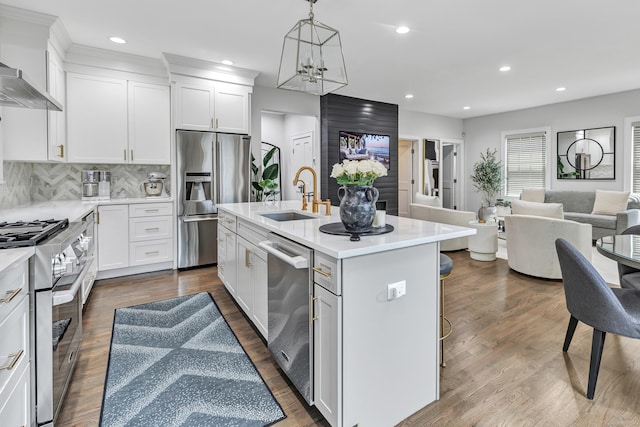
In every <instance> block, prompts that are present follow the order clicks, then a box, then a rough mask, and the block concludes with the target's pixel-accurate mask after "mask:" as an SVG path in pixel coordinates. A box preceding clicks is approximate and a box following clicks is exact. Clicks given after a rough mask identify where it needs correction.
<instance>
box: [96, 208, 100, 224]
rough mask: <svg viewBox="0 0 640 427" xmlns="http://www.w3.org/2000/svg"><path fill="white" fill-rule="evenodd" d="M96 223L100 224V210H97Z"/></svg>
mask: <svg viewBox="0 0 640 427" xmlns="http://www.w3.org/2000/svg"><path fill="white" fill-rule="evenodd" d="M96 214H97V215H96V224H100V211H98V212H96Z"/></svg>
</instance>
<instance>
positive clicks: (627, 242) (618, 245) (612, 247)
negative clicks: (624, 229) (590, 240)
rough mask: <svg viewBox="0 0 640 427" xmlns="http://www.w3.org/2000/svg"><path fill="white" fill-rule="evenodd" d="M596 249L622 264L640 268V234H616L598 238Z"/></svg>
mask: <svg viewBox="0 0 640 427" xmlns="http://www.w3.org/2000/svg"><path fill="white" fill-rule="evenodd" d="M596 250H597V251H598V252H599V253H601V254H602V255H604V256H605V257H607V258H610V259H612V260H614V261H616V262H619V263H620V264H624V265H627V266H629V267H632V268H635V269H638V270H640V235H636V234H616V235H614V236H604V237H601V238H599V239H598V240H596Z"/></svg>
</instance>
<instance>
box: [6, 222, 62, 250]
mask: <svg viewBox="0 0 640 427" xmlns="http://www.w3.org/2000/svg"><path fill="white" fill-rule="evenodd" d="M68 226H69V220H68V219H60V220H56V219H45V220H36V221H16V222H6V221H4V222H0V249H6V248H21V247H25V246H36V245H37V244H38V243H40V242H43V241H44V240H46V239H48V238H49V237H51V236H53V235H55V234H56V233H58V232H59V231H61V230H64V229H65V228H67V227H68Z"/></svg>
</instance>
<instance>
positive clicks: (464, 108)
mask: <svg viewBox="0 0 640 427" xmlns="http://www.w3.org/2000/svg"><path fill="white" fill-rule="evenodd" d="M462 109H463V110H470V109H471V107H469V106H468V105H465V106H464V107H462Z"/></svg>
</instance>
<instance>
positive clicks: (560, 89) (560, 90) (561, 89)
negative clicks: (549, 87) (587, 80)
mask: <svg viewBox="0 0 640 427" xmlns="http://www.w3.org/2000/svg"><path fill="white" fill-rule="evenodd" d="M565 90H567V88H566V87H557V88H556V92H564V91H565Z"/></svg>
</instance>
